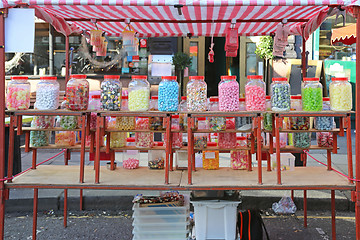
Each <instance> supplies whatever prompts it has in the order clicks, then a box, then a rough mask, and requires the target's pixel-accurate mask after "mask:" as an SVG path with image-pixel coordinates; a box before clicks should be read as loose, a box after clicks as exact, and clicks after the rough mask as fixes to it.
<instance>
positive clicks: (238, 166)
mask: <svg viewBox="0 0 360 240" xmlns="http://www.w3.org/2000/svg"><path fill="white" fill-rule="evenodd" d="M248 166H249V164H248V153H247V151H246V150H237V151H231V152H230V168H231V169H234V170H244V169H247V168H248Z"/></svg>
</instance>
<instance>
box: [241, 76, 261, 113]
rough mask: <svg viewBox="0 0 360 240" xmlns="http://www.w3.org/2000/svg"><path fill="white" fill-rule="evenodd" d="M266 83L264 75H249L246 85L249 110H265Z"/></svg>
mask: <svg viewBox="0 0 360 240" xmlns="http://www.w3.org/2000/svg"><path fill="white" fill-rule="evenodd" d="M265 91H266V90H265V83H264V81H263V77H262V76H256V75H249V76H248V81H247V83H246V85H245V102H246V110H247V111H264V110H265Z"/></svg>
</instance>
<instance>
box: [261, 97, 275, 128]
mask: <svg viewBox="0 0 360 240" xmlns="http://www.w3.org/2000/svg"><path fill="white" fill-rule="evenodd" d="M265 106H266V111H271V96H266V97H265ZM272 126H273V114H272V113H269V112H266V113H264V114H263V127H264V129H265V130H267V131H272Z"/></svg>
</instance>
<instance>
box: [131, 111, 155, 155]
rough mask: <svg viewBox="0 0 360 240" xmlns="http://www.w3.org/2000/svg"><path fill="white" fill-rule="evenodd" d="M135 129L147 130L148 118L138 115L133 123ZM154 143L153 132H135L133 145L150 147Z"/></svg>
mask: <svg viewBox="0 0 360 240" xmlns="http://www.w3.org/2000/svg"><path fill="white" fill-rule="evenodd" d="M135 130H149V118H147V117H138V119H137V120H136V124H135ZM153 143H154V134H153V133H152V132H136V133H135V145H136V147H139V148H151V147H152V146H153Z"/></svg>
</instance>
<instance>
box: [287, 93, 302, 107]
mask: <svg viewBox="0 0 360 240" xmlns="http://www.w3.org/2000/svg"><path fill="white" fill-rule="evenodd" d="M290 110H291V111H301V110H302V103H301V95H295V96H291V97H290Z"/></svg>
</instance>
